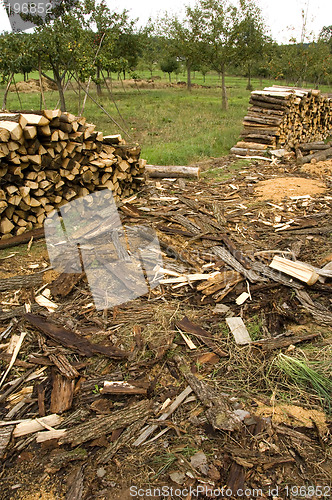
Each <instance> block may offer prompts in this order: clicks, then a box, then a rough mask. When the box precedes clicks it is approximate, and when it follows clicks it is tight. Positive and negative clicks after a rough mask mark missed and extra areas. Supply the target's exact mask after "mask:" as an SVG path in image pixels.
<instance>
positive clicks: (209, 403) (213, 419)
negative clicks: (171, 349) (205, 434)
mask: <svg viewBox="0 0 332 500" xmlns="http://www.w3.org/2000/svg"><path fill="white" fill-rule="evenodd" d="M174 359H175V361H176V362H177V363H178V368H179V369H180V371H181V373H182V375H183V376H184V378H185V379H186V381H187V382H188V384H189V385H190V387H191V388H192V389H193V391H194V392H195V394H196V396H197V397H198V398H199V399H200V400H201V402H202V403H203V405H204V406H206V407H207V410H206V412H205V413H206V417H207V419H208V420H209V422H210V423H211V425H212V427H213V428H214V429H218V430H224V431H234V430H236V429H239V428H240V424H241V421H240V420H239V418H238V417H237V416H236V414H235V413H234V410H233V408H232V406H231V404H230V402H229V396H226V395H224V394H222V393H218V392H216V391H215V390H214V389H212V388H211V387H209V386H208V385H207V384H206V383H205V382H203V381H202V380H199V379H198V378H197V377H195V375H193V374H192V373H191V371H190V367H189V366H188V365H187V364H186V363H185V362H184V360H183V359H182V358H181V357H180V356H175V358H174Z"/></svg>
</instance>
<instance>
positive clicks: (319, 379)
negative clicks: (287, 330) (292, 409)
mask: <svg viewBox="0 0 332 500" xmlns="http://www.w3.org/2000/svg"><path fill="white" fill-rule="evenodd" d="M275 362H276V365H277V366H278V368H279V369H280V370H282V371H283V372H284V373H285V374H286V376H287V377H288V378H289V379H290V380H292V381H293V382H294V383H295V384H296V385H298V386H299V387H304V388H309V390H310V389H311V390H312V391H313V392H315V393H316V394H317V395H318V396H319V398H320V399H321V401H322V402H325V404H326V406H327V408H328V409H329V411H330V412H331V404H332V379H331V378H330V377H326V376H325V375H324V374H323V373H322V372H321V371H319V370H317V367H316V366H315V365H314V364H313V363H310V362H308V361H307V360H306V359H305V358H295V357H291V356H286V355H285V354H282V353H280V354H278V356H277V358H276V360H275Z"/></svg>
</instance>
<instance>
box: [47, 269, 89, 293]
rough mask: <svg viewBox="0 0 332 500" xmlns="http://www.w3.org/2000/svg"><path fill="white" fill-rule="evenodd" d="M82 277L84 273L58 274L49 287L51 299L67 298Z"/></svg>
mask: <svg viewBox="0 0 332 500" xmlns="http://www.w3.org/2000/svg"><path fill="white" fill-rule="evenodd" d="M83 277H84V273H72V274H66V273H62V274H60V276H58V277H57V278H56V279H55V280H54V281H53V282H52V283H51V285H50V287H49V288H50V290H51V293H52V295H53V297H57V296H59V297H67V295H69V294H70V292H71V291H72V289H73V288H74V286H75V285H77V283H79V282H80V281H81V279H82V278H83Z"/></svg>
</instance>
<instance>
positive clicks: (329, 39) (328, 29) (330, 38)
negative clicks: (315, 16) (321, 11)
mask: <svg viewBox="0 0 332 500" xmlns="http://www.w3.org/2000/svg"><path fill="white" fill-rule="evenodd" d="M319 41H320V42H325V43H327V45H328V46H329V49H330V53H331V54H332V24H331V25H330V26H324V28H323V29H322V30H321V32H320V33H319Z"/></svg>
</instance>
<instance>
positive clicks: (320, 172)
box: [302, 159, 332, 178]
mask: <svg viewBox="0 0 332 500" xmlns="http://www.w3.org/2000/svg"><path fill="white" fill-rule="evenodd" d="M302 170H303V172H307V173H308V174H310V175H314V176H316V177H320V178H324V177H326V176H332V159H331V160H326V161H318V162H317V163H307V164H306V165H304V166H303V167H302Z"/></svg>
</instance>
